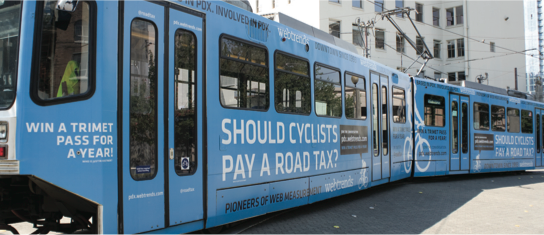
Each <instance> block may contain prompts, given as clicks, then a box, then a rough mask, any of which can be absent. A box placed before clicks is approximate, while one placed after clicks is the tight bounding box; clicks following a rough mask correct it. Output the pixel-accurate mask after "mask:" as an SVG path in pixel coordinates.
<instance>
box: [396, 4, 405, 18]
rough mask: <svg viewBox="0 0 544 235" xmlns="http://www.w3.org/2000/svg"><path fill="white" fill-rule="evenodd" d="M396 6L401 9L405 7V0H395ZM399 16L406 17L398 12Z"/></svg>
mask: <svg viewBox="0 0 544 235" xmlns="http://www.w3.org/2000/svg"><path fill="white" fill-rule="evenodd" d="M395 8H397V9H400V8H404V0H395ZM397 16H398V17H404V14H402V13H397Z"/></svg>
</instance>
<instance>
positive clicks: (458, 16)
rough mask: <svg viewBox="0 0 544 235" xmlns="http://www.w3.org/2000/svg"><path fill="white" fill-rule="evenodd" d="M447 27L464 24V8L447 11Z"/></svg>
mask: <svg viewBox="0 0 544 235" xmlns="http://www.w3.org/2000/svg"><path fill="white" fill-rule="evenodd" d="M446 21H447V24H446V25H447V26H452V25H458V24H463V6H458V7H452V8H448V9H446Z"/></svg>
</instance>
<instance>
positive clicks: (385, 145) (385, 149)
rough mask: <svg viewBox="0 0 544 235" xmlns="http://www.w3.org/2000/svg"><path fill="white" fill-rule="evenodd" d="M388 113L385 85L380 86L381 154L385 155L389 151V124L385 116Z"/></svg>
mask: <svg viewBox="0 0 544 235" xmlns="http://www.w3.org/2000/svg"><path fill="white" fill-rule="evenodd" d="M388 114H389V105H388V104H387V87H385V86H382V133H383V134H382V136H383V139H382V148H383V155H387V153H388V152H389V151H388V150H389V135H388V134H389V131H388V129H387V128H388V124H389V122H388V121H389V117H388V116H387V115H388Z"/></svg>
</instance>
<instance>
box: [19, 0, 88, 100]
mask: <svg viewBox="0 0 544 235" xmlns="http://www.w3.org/2000/svg"><path fill="white" fill-rule="evenodd" d="M84 2H86V3H87V4H89V41H90V42H89V71H88V86H89V89H88V90H87V92H85V93H82V94H78V95H72V96H67V97H60V98H54V99H50V100H43V99H41V98H40V97H39V96H38V80H39V77H38V76H39V74H40V71H39V70H40V54H41V53H40V52H41V48H42V45H41V42H42V39H43V38H42V36H43V32H42V31H43V30H42V25H43V11H44V9H43V8H44V4H45V1H37V2H36V11H35V12H36V15H35V20H34V39H33V40H34V41H33V43H32V45H33V48H34V49H33V52H32V68H31V72H30V99H31V100H32V101H33V102H34V103H35V104H37V105H40V106H50V105H59V104H66V103H72V102H78V101H84V100H88V99H90V98H92V97H93V95H94V93H95V92H96V74H97V73H96V51H97V47H96V41H97V24H98V22H97V21H98V17H97V12H98V9H97V5H96V2H95V1H92V0H85V1H84ZM79 7H82V5H79ZM21 9H22V7H21ZM22 18H23V17H22V15H21V20H22ZM21 26H22V25H21ZM20 44H21V43H20V42H19V47H20ZM17 56H19V55H17ZM15 83H16V84H17V78H16V79H15ZM16 95H17V94H16ZM15 99H16V98H15ZM14 103H15V102H14ZM12 106H13V104H12ZM10 107H11V106H10Z"/></svg>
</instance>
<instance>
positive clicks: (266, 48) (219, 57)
mask: <svg viewBox="0 0 544 235" xmlns="http://www.w3.org/2000/svg"><path fill="white" fill-rule="evenodd" d="M223 38H226V39H228V40H233V41H238V42H241V43H245V44H249V45H251V46H255V47H258V48H262V49H264V50H265V51H266V56H265V58H266V65H257V64H256V63H247V62H245V63H247V64H251V65H255V66H262V67H266V68H267V69H268V82H267V83H266V85H267V86H268V90H267V91H266V92H267V93H268V97H267V98H268V107H267V108H266V109H251V108H238V107H228V106H225V105H223V103H222V102H221V59H227V60H233V59H229V58H228V57H223V56H222V55H221V50H219V51H218V55H219V56H218V62H219V66H218V67H217V71H218V72H219V73H218V74H219V78H218V80H217V81H218V84H219V86H218V92H219V96H218V97H219V104H220V105H221V107H223V108H224V109H233V110H245V111H255V112H268V110H270V100H271V99H270V52H269V50H268V47H266V46H265V45H261V44H257V43H254V42H252V41H248V40H245V39H242V38H238V37H235V36H232V35H229V34H226V33H223V34H221V35H219V48H221V42H222V40H223ZM233 61H236V62H241V63H244V62H243V61H240V60H233Z"/></svg>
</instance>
